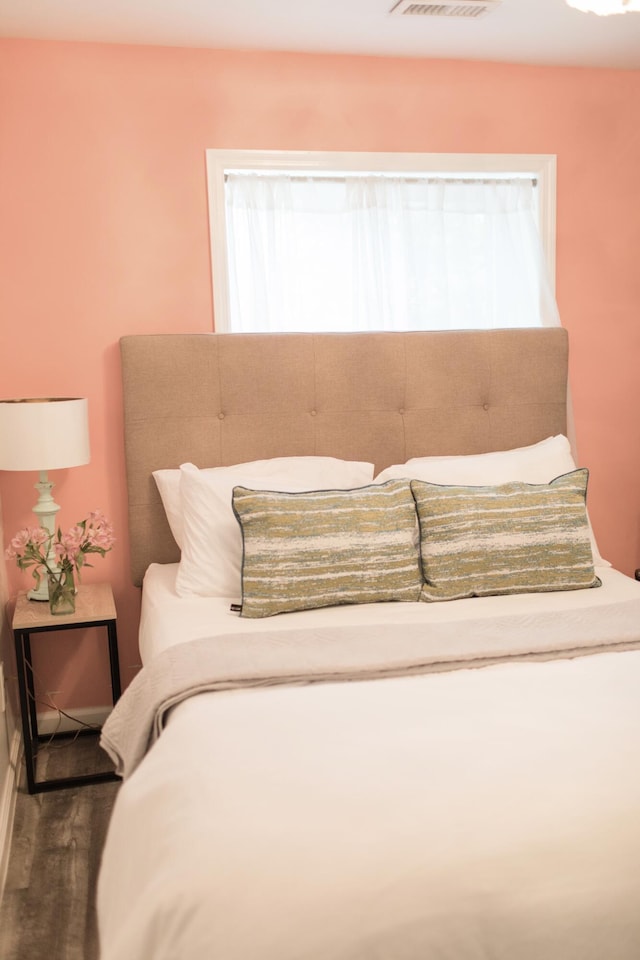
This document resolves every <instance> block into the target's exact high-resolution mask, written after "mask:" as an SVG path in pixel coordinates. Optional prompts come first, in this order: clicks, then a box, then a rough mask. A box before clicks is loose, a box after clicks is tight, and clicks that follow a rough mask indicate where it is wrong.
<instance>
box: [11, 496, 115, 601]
mask: <svg viewBox="0 0 640 960" xmlns="http://www.w3.org/2000/svg"><path fill="white" fill-rule="evenodd" d="M114 543H115V537H114V536H113V528H112V526H111V523H110V522H109V521H108V520H107V518H106V517H105V516H104V514H103V513H101V512H100V511H99V510H94V511H92V512H91V513H90V514H89V516H88V517H87V519H86V520H82V521H81V522H80V523H76V524H75V525H74V526H73V527H71V529H70V530H68V531H67V532H66V533H63V532H62V530H61V529H60V528H59V527H58V530H57V531H56V532H55V533H50V532H49V531H48V530H45V529H44V527H25V529H24V530H20V531H19V532H18V533H17V534H16V535H15V537H14V538H13V539H12V540H11V543H10V545H9V546H8V547H7V550H6V554H7V556H8V557H11V559H13V560H15V561H16V563H17V564H18V566H19V567H20V569H21V570H28V569H29V568H30V567H33V571H32V576H33V578H34V580H35V581H36V589H37V588H38V586H39V585H40V580H41V579H42V577H43V576H46V577H48V581H49V608H50V610H51V613H53V614H62V613H73V612H74V611H75V607H76V585H75V574H76V573H77V574H78V579H80V571H81V570H82V568H83V567H90V566H91V564H90V563H89V562H88V560H87V555H88V554H90V553H98V554H100V556H101V557H104V556H105V554H106V553H108V551H109V550H111V548H112V546H113V544H114Z"/></svg>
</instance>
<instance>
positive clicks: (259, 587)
mask: <svg viewBox="0 0 640 960" xmlns="http://www.w3.org/2000/svg"><path fill="white" fill-rule="evenodd" d="M233 509H234V512H235V514H236V517H237V519H238V522H239V523H240V527H241V529H242V540H243V559H242V616H243V617H270V616H272V615H273V614H276V613H288V612H290V611H293V610H308V609H311V608H314V607H328V606H334V605H337V604H346V603H374V602H377V601H384V600H419V599H420V590H421V587H422V576H421V573H420V552H419V532H418V518H417V515H416V508H415V502H414V499H413V495H412V493H411V487H410V484H409V481H408V480H390V481H389V482H388V483H383V484H373V485H371V486H366V487H358V488H356V489H353V490H314V491H310V492H308V493H280V492H277V491H268V490H250V489H247V488H246V487H234V490H233Z"/></svg>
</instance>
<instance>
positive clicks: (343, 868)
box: [98, 571, 640, 960]
mask: <svg viewBox="0 0 640 960" xmlns="http://www.w3.org/2000/svg"><path fill="white" fill-rule="evenodd" d="M601 572H602V573H603V583H604V585H603V587H602V588H600V589H598V590H593V591H580V592H579V593H580V594H581V597H580V598H579V597H577V596H576V595H571V596H570V595H548V596H545V597H532V598H527V600H526V603H525V605H524V606H523V605H520V604H518V603H514V602H512V601H514V600H515V599H517V598H511V597H505V598H487V599H488V600H490V601H492V603H490V604H485V602H484V601H483V600H480V601H472V603H473V604H475V606H474V607H470V605H469V604H467V603H466V601H460V602H456V604H455V606H454V605H453V604H450V605H444V604H438V605H434V606H429V607H428V612H427V613H426V616H427V618H428V620H427V622H428V630H427V632H426V633H424V634H423V639H424V645H425V649H427V650H428V652H429V654H430V657H431V662H432V664H436V663H438V662H439V658H440V660H441V658H442V657H444V658H445V660H446V659H448V660H449V663H448V664H447V667H451V666H454V665H455V666H460V665H461V663H462V661H465V660H469V658H470V657H471V659H473V658H474V657H475V658H476V659H475V662H486V661H483V659H482V658H486V657H487V656H491V657H498V658H499V657H501V656H502V657H504V655H505V653H508V652H511V653H517V654H518V655H519V656H523V655H525V654H531V653H532V652H533V653H535V655H541V656H547V655H549V654H550V653H552V651H554V650H556V651H557V650H558V649H561V650H562V652H563V653H564V655H565V656H573V655H574V653H575V652H582V653H584V652H591V653H594V655H592V656H584V657H579V658H576V659H564V658H562V659H552V660H550V661H548V662H527V663H524V662H517V658H516V659H511V660H508V661H505V662H503V663H500V664H497V665H493V666H488V667H487V668H486V669H482V670H469V669H457V670H453V671H450V670H448V671H447V672H442V673H430V674H425V675H419V676H403V677H388V678H385V679H366V680H359V681H358V682H354V683H345V682H340V683H334V682H324V683H322V684H312V685H305V686H269V687H264V688H261V689H260V688H259V689H233V690H227V691H221V690H218V691H217V692H212V693H200V694H199V695H198V696H194V697H192V698H190V699H188V700H186V701H184V702H180V703H179V704H178V705H177V706H175V707H174V708H173V709H172V710H171V712H170V716H169V721H168V724H167V726H166V728H165V729H164V731H163V732H162V735H161V736H160V737H159V739H158V740H157V741H156V742H155V743H154V745H153V746H152V748H151V750H150V751H149V752H148V754H147V755H146V757H145V758H144V759H143V760H142V762H141V763H140V765H139V767H138V768H137V769H136V770H135V771H134V772H133V774H132V775H131V776H130V777H129V779H128V780H127V781H126V782H125V783H124V784H123V786H122V788H121V790H120V793H119V796H118V800H117V803H116V807H115V811H114V815H113V818H112V822H111V826H110V830H109V836H108V839H107V844H106V848H105V851H104V855H103V864H102V869H101V873H100V881H99V891H98V920H99V929H100V939H101V945H102V954H101V960H123V958H126V960H196V958H197V960H201V958H203V957H206V958H207V960H209V958H211V960H218V958H220V960H374V958H375V960H387V958H388V960H605V958H606V960H638V958H639V957H640V910H638V903H639V902H640V817H639V816H638V810H639V809H640V763H638V757H640V695H639V691H640V651H628V652H616V653H595V651H596V650H597V649H598V648H599V646H600V644H602V642H603V641H604V642H608V643H610V644H613V645H618V646H620V647H622V646H625V645H629V644H633V643H634V642H636V641H637V638H638V633H639V629H640V607H639V603H640V585H638V584H634V583H633V581H630V580H629V579H628V578H624V577H622V575H620V574H616V573H615V571H612V572H611V574H610V575H609V574H608V573H607V572H606V571H599V574H600V573H601ZM160 593H162V594H163V595H164V596H165V599H166V598H167V596H168V600H169V602H168V605H166V604H164V603H158V602H156V601H157V600H158V597H159V595H160V594H159V593H157V592H155V591H152V592H151V594H150V600H151V602H152V603H153V605H154V610H153V622H154V623H155V625H156V627H157V628H158V629H156V630H155V631H154V632H155V633H157V634H158V638H159V645H160V649H161V650H162V649H165V650H167V649H168V648H169V647H170V646H171V645H172V643H173V644H175V640H176V639H177V638H176V636H175V633H176V629H177V628H178V627H180V631H181V635H182V637H183V638H184V639H189V638H198V637H202V636H203V635H206V630H205V628H206V627H207V626H208V632H210V633H215V632H217V633H221V632H222V633H223V634H224V636H223V638H222V639H220V637H219V638H218V640H219V642H220V643H221V644H222V646H224V645H229V644H232V645H235V642H236V639H237V637H238V636H239V634H240V633H241V632H243V631H244V630H246V625H245V624H243V623H242V621H238V620H237V619H234V620H232V618H230V617H229V616H228V613H225V614H224V617H222V618H220V620H216V619H215V618H214V619H213V620H212V618H211V609H212V607H211V605H210V604H209V602H208V601H203V602H201V603H200V602H198V603H195V604H194V606H193V611H194V617H193V619H191V620H189V626H188V627H187V629H185V618H184V616H183V617H182V619H180V618H178V616H177V613H178V609H182V610H183V611H184V608H179V607H177V606H175V607H174V605H173V599H172V597H171V591H170V585H167V584H165V585H164V586H163V590H162V591H160ZM148 600H149V598H148ZM498 600H500V601H501V600H504V601H506V602H505V603H504V604H502V603H501V604H500V605H499V609H496V608H495V606H494V602H497V601H498ZM458 603H459V604H460V606H458ZM147 606H148V604H147ZM187 606H188V605H187ZM217 606H218V607H219V604H218V605H217ZM426 606H427V605H424V604H422V605H418V604H415V605H414V604H387V605H383V607H382V608H381V607H380V606H379V605H371V606H370V607H368V608H366V610H364V611H358V610H357V609H355V608H342V610H339V609H336V610H333V611H326V612H324V614H323V615H322V616H321V617H320V618H319V619H320V620H321V622H322V631H321V633H322V635H323V636H325V638H326V637H327V636H329V637H331V638H332V639H333V640H335V641H336V642H338V640H337V637H338V627H339V625H340V624H342V626H345V625H346V627H347V633H346V635H347V636H348V635H349V634H350V633H353V632H354V631H355V632H356V633H357V632H358V630H357V629H356V626H357V619H358V617H359V616H360V615H361V616H362V619H361V621H360V622H361V623H362V622H363V623H364V625H365V627H366V628H367V630H368V633H367V634H366V635H367V636H369V637H373V641H372V643H373V646H372V647H371V649H370V650H369V652H370V653H371V652H374V653H375V654H376V656H377V655H378V653H379V652H380V651H379V650H377V644H378V643H380V644H382V643H383V642H384V639H383V634H384V633H385V632H386V631H387V628H388V626H389V625H390V624H391V621H392V619H393V616H394V615H395V616H396V617H397V618H398V620H400V621H401V625H398V624H396V626H395V630H394V629H393V628H392V630H391V634H390V635H389V634H388V632H387V640H389V638H391V641H392V644H393V651H392V654H391V660H392V661H393V659H394V658H396V661H397V660H398V659H400V658H402V656H403V655H404V653H405V652H406V651H405V650H404V649H403V645H402V642H400V643H398V642H397V640H398V638H399V637H403V636H404V635H405V634H406V631H407V629H409V633H411V631H412V630H415V629H416V618H417V617H422V616H424V614H423V613H422V611H421V609H420V607H422V608H424V607H426ZM435 607H437V608H438V609H434V608H435ZM445 607H447V608H448V610H445V609H444V608H445ZM409 608H411V609H409ZM414 608H415V609H414ZM490 608H492V609H491V611H490ZM143 609H144V605H143ZM163 609H164V610H165V611H166V610H167V609H168V610H169V615H168V616H167V617H166V618H165V620H164V621H163V619H162V610H163ZM214 609H216V605H215V604H214ZM225 610H228V607H227V606H226V605H225ZM474 610H477V611H478V615H477V617H476V618H475V619H474V618H473V616H472V615H471V614H472V612H473V611H474ZM172 611H174V612H175V615H174V612H172ZM489 612H491V615H486V616H485V615H484V613H487V614H489ZM325 614H326V615H325ZM301 620H302V618H297V617H296V615H290V617H289V616H287V617H285V618H277V622H278V627H280V625H282V626H283V628H284V629H283V631H282V632H281V633H280V632H279V630H276V629H275V628H276V623H275V622H271V623H261V625H260V627H259V629H258V630H257V631H256V633H255V636H254V639H253V641H252V643H253V645H254V646H253V648H252V649H253V650H254V651H255V650H256V649H257V646H256V645H258V646H260V645H262V644H264V648H263V654H265V655H266V651H267V649H268V647H269V646H270V645H271V644H272V643H276V644H278V643H279V644H280V645H281V647H282V649H284V650H286V649H289V650H291V648H292V646H294V645H295V643H296V636H299V634H297V631H298V630H299V629H301V628H305V629H306V631H307V632H308V630H309V628H310V624H309V623H308V622H301ZM305 620H306V618H305ZM385 621H389V623H388V624H387V627H385V629H384V630H383V629H382V625H383V624H384V623H385ZM231 622H232V623H233V625H234V628H235V630H236V637H232V636H230V635H229V633H230V631H229V629H228V627H227V629H226V630H225V629H224V626H225V625H227V624H229V623H231ZM146 623H147V624H148V623H149V621H148V620H146ZM163 623H165V624H166V625H167V628H168V627H170V628H171V641H169V640H168V639H167V635H166V629H165V632H164V633H163V631H162V624H163ZM372 626H376V629H377V630H378V631H379V635H378V636H376V635H375V631H374V632H373V633H372V629H371V628H372ZM303 633H304V630H303ZM148 635H149V636H150V634H148ZM278 636H279V639H278ZM532 638H537V639H534V640H533V645H534V647H535V650H532ZM321 646H322V645H321ZM328 646H329V647H330V646H331V644H330V643H329V644H328ZM579 647H582V649H581V650H579V651H577V648H579ZM248 649H249V653H250V650H251V645H250V647H249V648H248ZM248 649H247V648H245V649H244V652H243V650H242V647H240V646H238V648H237V650H236V654H237V658H238V659H237V660H236V668H238V669H237V670H236V672H237V673H240V674H243V673H246V672H247V671H246V669H245V667H246V666H247V662H249V664H250V665H251V661H252V660H253V657H252V655H249V656H248V660H247V653H248ZM365 649H366V644H365V643H364V641H362V642H361V643H360V647H359V650H360V653H362V652H363V651H364V650H365ZM423 653H424V650H423ZM174 655H176V654H174ZM174 655H172V656H174ZM300 655H304V650H303V648H302V647H301V648H300V649H299V650H298V656H300ZM478 658H479V659H478ZM161 659H162V656H161V655H160V656H156V657H153V656H152V657H151V658H150V660H149V663H150V665H152V664H153V663H154V662H155V663H156V669H157V670H158V673H159V675H160V674H161V673H162V670H161V667H160V664H161ZM427 659H429V658H427ZM243 661H244V666H243V667H242V669H239V668H240V666H241V664H242V662H243ZM294 665H295V664H294V663H293V662H292V661H291V662H289V668H290V669H292V668H293V666H294ZM396 665H397V663H396ZM253 667H256V664H255V663H254V664H253ZM387 668H389V662H387ZM325 680H328V677H325ZM139 682H142V681H139ZM131 689H132V688H130V690H131ZM133 690H134V694H133V695H132V696H133V697H134V698H135V690H136V687H133ZM128 699H131V696H129V697H128ZM160 701H162V697H160ZM160 713H161V714H162V710H161V711H160ZM162 715H164V714H162ZM131 716H133V715H131ZM127 722H128V721H127ZM131 722H133V721H131ZM126 726H127V723H126V722H125V723H124V727H125V729H126ZM138 733H139V731H136V737H134V739H138V740H139V737H138ZM147 734H148V730H147ZM147 734H145V733H144V731H143V732H142V736H143V739H144V737H145V736H146V735H147Z"/></svg>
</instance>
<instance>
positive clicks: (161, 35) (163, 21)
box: [0, 0, 640, 70]
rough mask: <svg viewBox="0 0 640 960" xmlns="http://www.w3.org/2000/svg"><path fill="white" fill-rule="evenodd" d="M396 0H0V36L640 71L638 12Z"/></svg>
mask: <svg viewBox="0 0 640 960" xmlns="http://www.w3.org/2000/svg"><path fill="white" fill-rule="evenodd" d="M393 3H394V0H0V36H3V37H22V38H36V39H51V40H82V41H97V42H106V43H135V44H157V45H161V46H179V47H210V48H214V49H223V48H226V49H229V48H231V49H249V50H251V49H253V50H287V51H302V52H317V53H350V54H369V55H375V56H401V57H429V58H445V59H450V58H453V59H465V60H494V61H501V62H507V63H528V64H544V65H550V64H555V65H564V66H585V67H616V68H626V69H636V70H637V69H640V12H638V13H627V14H623V15H618V16H610V17H598V16H596V15H595V14H585V13H579V12H578V11H576V10H573V9H571V8H569V7H568V6H567V5H566V3H565V0H503V2H502V3H501V4H499V5H498V6H497V8H496V9H494V10H492V11H491V12H489V13H487V14H486V15H485V16H483V17H474V18H471V17H465V18H452V17H447V18H444V17H430V16H407V15H405V16H399V15H397V14H396V15H390V14H389V10H390V8H391V7H392V6H393Z"/></svg>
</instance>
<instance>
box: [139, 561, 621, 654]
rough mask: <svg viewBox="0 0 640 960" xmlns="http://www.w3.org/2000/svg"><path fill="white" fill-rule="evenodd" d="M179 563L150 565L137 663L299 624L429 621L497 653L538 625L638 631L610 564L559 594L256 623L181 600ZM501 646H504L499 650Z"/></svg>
mask: <svg viewBox="0 0 640 960" xmlns="http://www.w3.org/2000/svg"><path fill="white" fill-rule="evenodd" d="M177 570H178V564H157V563H156V564H151V565H150V567H149V568H148V570H147V573H146V575H145V579H144V588H143V594H142V611H141V617H140V633H139V646H140V655H141V657H142V663H143V664H144V663H148V662H149V660H150V659H151V658H152V657H153V656H155V655H156V654H158V653H161V652H162V651H163V650H166V649H167V648H168V647H170V646H173V645H175V644H177V643H184V642H186V641H188V640H196V639H198V638H200V637H209V636H214V635H220V634H233V633H246V632H250V633H256V632H260V631H268V632H272V631H274V630H299V629H304V628H305V627H312V628H316V627H331V628H335V627H340V626H345V627H357V626H361V625H362V626H366V625H367V624H369V625H375V626H382V625H384V624H389V625H398V626H399V627H402V626H403V625H409V624H427V625H429V626H430V628H431V629H432V631H433V634H434V643H436V642H437V638H438V637H441V638H442V644H443V646H445V647H446V646H447V645H449V646H453V645H456V646H457V647H458V648H459V649H460V650H461V651H462V652H463V653H468V652H469V650H468V647H467V645H466V643H465V641H466V638H475V639H476V640H477V645H478V646H480V645H482V647H483V648H484V647H485V646H486V645H488V644H490V643H493V644H494V646H495V650H496V656H499V655H500V653H501V652H513V651H514V650H515V649H517V648H521V649H522V651H523V652H527V650H528V648H529V647H535V646H536V640H537V638H538V637H539V635H540V624H541V622H542V623H543V625H544V626H543V629H544V631H545V635H546V637H547V638H548V637H549V635H550V634H553V635H555V638H556V640H557V643H558V645H559V646H562V647H563V648H567V649H570V648H572V647H579V646H586V645H589V644H590V643H592V644H597V643H598V642H599V640H600V639H601V638H604V637H606V638H607V642H608V643H615V642H616V641H617V642H619V643H627V642H632V641H634V640H636V639H637V637H638V628H639V627H640V583H638V582H637V581H635V580H632V579H631V578H630V577H627V576H625V575H624V574H622V573H620V572H619V571H618V570H614V569H613V568H612V567H608V566H606V567H600V566H599V567H597V570H596V572H597V574H598V576H599V577H600V579H601V580H602V586H601V587H596V588H594V589H591V590H570V591H564V592H559V593H530V594H514V595H513V596H504V597H474V598H470V599H466V600H456V601H450V602H446V603H369V604H354V605H351V606H339V607H326V608H324V609H321V610H301V611H299V612H296V613H284V614H279V615H278V616H275V617H265V618H264V619H261V620H247V619H243V618H242V617H241V616H239V614H238V613H235V612H232V611H231V609H230V606H231V603H232V602H237V598H236V599H235V600H234V599H233V598H225V597H212V598H208V597H193V598H184V597H179V596H178V595H177V593H176V591H175V578H176V573H177ZM501 646H502V649H501Z"/></svg>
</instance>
